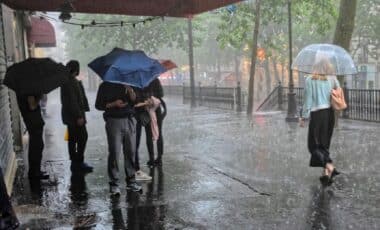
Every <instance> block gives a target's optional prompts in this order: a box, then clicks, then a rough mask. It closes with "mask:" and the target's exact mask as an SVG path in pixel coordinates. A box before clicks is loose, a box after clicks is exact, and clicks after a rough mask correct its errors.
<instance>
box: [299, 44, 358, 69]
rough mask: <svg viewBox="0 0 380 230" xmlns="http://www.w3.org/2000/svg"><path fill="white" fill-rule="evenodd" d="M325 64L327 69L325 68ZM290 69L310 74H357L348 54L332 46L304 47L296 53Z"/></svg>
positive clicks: (338, 47) (315, 45) (314, 45)
mask: <svg viewBox="0 0 380 230" xmlns="http://www.w3.org/2000/svg"><path fill="white" fill-rule="evenodd" d="M326 63H327V65H328V66H329V67H328V68H326ZM321 64H322V65H321ZM321 66H324V68H321ZM292 69H293V70H296V71H299V72H304V73H311V74H328V75H351V74H356V73H357V69H356V67H355V64H354V61H353V60H352V58H351V56H350V54H349V53H348V52H347V51H346V50H345V49H343V48H342V47H340V46H337V45H332V44H312V45H308V46H306V47H305V48H303V49H302V50H301V51H300V52H299V53H298V55H297V57H296V58H295V60H294V62H293V64H292Z"/></svg>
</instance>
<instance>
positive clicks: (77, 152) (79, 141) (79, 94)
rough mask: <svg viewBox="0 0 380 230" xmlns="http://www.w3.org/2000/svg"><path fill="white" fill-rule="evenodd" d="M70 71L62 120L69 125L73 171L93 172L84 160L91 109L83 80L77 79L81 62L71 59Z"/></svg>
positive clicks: (64, 91) (64, 90) (65, 86)
mask: <svg viewBox="0 0 380 230" xmlns="http://www.w3.org/2000/svg"><path fill="white" fill-rule="evenodd" d="M66 67H67V68H68V69H69V71H70V78H69V80H68V81H67V82H66V83H65V84H64V85H63V86H62V87H61V103H62V121H63V123H64V124H65V125H67V129H68V133H69V140H68V148H69V155H70V160H71V170H72V171H83V172H92V171H93V167H92V166H90V165H88V164H87V163H85V162H84V152H85V150H86V144H87V138H88V134H87V129H86V116H85V113H86V112H87V111H89V110H90V108H89V106H88V101H87V97H86V94H85V91H84V88H83V85H82V82H81V81H79V80H77V79H76V76H78V74H79V70H80V66H79V62H78V61H75V60H71V61H69V62H68V63H67V64H66Z"/></svg>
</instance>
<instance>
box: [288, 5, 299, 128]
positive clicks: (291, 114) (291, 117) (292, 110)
mask: <svg viewBox="0 0 380 230" xmlns="http://www.w3.org/2000/svg"><path fill="white" fill-rule="evenodd" d="M291 1H292V0H288V30H289V31H288V32H289V93H288V115H287V116H286V121H288V122H289V121H293V122H294V121H298V117H297V103H296V94H295V93H294V80H293V71H292V62H293V54H292V51H293V45H292V3H291Z"/></svg>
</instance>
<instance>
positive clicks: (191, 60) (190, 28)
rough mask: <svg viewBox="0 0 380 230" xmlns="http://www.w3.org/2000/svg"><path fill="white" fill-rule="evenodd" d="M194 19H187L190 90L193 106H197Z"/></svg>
mask: <svg viewBox="0 0 380 230" xmlns="http://www.w3.org/2000/svg"><path fill="white" fill-rule="evenodd" d="M191 20H192V19H191V18H190V17H189V18H188V19H187V24H188V35H189V65H190V92H191V99H190V100H191V104H190V105H191V107H195V81H194V54H193V24H192V21H191Z"/></svg>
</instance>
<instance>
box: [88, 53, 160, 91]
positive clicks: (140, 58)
mask: <svg viewBox="0 0 380 230" xmlns="http://www.w3.org/2000/svg"><path fill="white" fill-rule="evenodd" d="M88 67H90V68H91V69H92V70H93V71H95V73H97V74H98V75H99V77H100V78H101V79H103V81H109V82H115V83H121V84H126V85H130V86H134V87H138V88H145V87H147V86H148V85H149V84H150V83H151V82H152V81H153V80H154V79H156V78H157V77H158V76H159V75H160V74H162V73H163V72H165V71H166V70H165V68H164V67H163V66H162V65H161V64H160V63H159V62H158V61H157V60H155V59H152V58H150V57H148V56H147V55H146V54H145V53H144V52H143V51H140V50H133V51H132V50H124V49H120V48H114V49H113V50H112V51H111V52H110V53H108V54H106V55H104V56H101V57H98V58H96V59H95V60H93V61H92V62H90V63H89V64H88Z"/></svg>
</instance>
